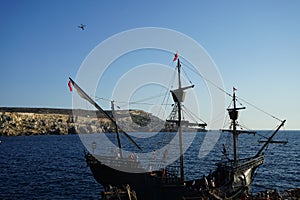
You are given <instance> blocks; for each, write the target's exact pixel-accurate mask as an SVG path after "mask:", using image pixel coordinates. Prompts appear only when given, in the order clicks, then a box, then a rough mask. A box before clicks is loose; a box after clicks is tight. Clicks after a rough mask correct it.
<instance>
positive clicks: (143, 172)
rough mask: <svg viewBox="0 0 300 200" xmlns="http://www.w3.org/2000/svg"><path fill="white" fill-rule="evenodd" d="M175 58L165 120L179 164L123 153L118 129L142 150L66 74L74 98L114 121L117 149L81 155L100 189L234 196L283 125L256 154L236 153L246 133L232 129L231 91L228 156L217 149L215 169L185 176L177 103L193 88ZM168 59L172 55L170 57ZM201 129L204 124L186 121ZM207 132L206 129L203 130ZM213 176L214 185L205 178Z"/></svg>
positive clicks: (155, 195) (140, 195)
mask: <svg viewBox="0 0 300 200" xmlns="http://www.w3.org/2000/svg"><path fill="white" fill-rule="evenodd" d="M175 58H176V61H177V73H178V88H177V89H175V90H171V91H170V93H171V96H172V98H173V101H174V109H173V111H172V113H173V114H172V113H171V115H170V116H172V117H171V118H169V119H168V121H167V123H169V125H170V124H173V127H176V128H175V130H176V131H177V134H178V144H176V145H177V147H178V149H179V156H178V157H179V160H178V162H179V166H174V165H166V163H164V162H160V163H155V161H153V162H152V164H153V165H156V167H155V168H153V169H152V168H151V166H150V167H149V166H147V167H145V166H144V165H142V163H141V162H140V160H139V159H138V158H137V157H136V156H134V154H132V155H130V157H128V156H126V155H124V152H123V150H122V149H123V147H122V141H121V135H122V134H123V135H124V136H125V137H126V138H127V139H128V140H129V141H130V142H131V143H132V144H133V145H134V146H135V147H136V149H137V151H141V152H142V151H143V149H142V148H141V147H140V145H139V144H137V142H135V140H134V139H133V138H132V137H131V136H130V135H129V134H127V133H126V132H125V131H124V130H122V128H121V127H119V125H118V123H117V122H116V119H114V115H113V114H112V115H110V114H108V113H107V112H105V111H104V110H103V109H102V108H101V107H100V106H99V105H98V104H97V103H96V102H95V101H94V100H93V99H92V98H91V97H90V96H89V95H87V93H86V92H85V91H84V90H83V89H82V88H80V86H79V85H78V84H77V83H76V82H75V81H74V80H73V79H71V78H69V84H70V85H72V86H73V87H74V88H75V89H76V91H77V92H78V94H79V95H80V97H82V98H83V99H85V100H86V101H87V102H89V103H90V104H91V105H93V106H94V107H95V108H96V109H97V110H98V111H100V112H101V113H103V114H104V115H105V116H106V118H107V119H109V120H110V121H111V122H112V124H114V126H115V132H116V137H117V145H118V148H117V152H116V154H115V155H99V154H97V153H94V152H88V151H87V152H86V153H85V159H86V162H87V164H88V166H89V167H90V170H91V172H92V174H93V176H94V178H95V180H96V181H97V182H98V183H100V184H101V185H102V186H103V188H105V190H107V189H109V188H111V187H116V188H122V187H124V186H126V185H129V186H130V188H131V189H132V190H134V191H135V193H136V198H137V199H143V200H151V199H156V200H157V199H158V200H159V199H172V200H174V199H175V200H176V199H203V198H209V199H238V198H240V197H242V196H243V195H245V194H247V193H248V191H249V189H250V187H251V183H252V181H253V174H254V172H255V170H256V169H257V168H258V167H259V166H260V165H262V164H263V162H264V154H263V151H264V149H265V148H266V146H267V145H268V144H270V143H272V142H274V141H273V137H274V136H275V134H276V133H277V132H278V131H279V129H280V128H281V127H282V126H283V125H284V123H285V120H284V121H282V123H281V125H280V126H279V127H278V128H277V130H276V131H275V132H274V133H273V134H272V136H271V137H269V138H268V139H267V140H266V141H264V142H265V143H264V145H263V146H262V147H261V149H260V150H259V151H258V152H257V153H256V155H254V156H252V157H250V158H243V159H239V158H238V150H237V147H238V136H239V134H242V133H249V134H251V133H252V132H246V131H243V130H238V129H237V119H238V111H239V110H241V109H244V108H238V107H237V106H236V96H235V91H234V92H233V95H232V98H233V108H229V109H228V113H229V116H230V119H231V127H232V128H231V129H229V130H223V131H229V132H231V133H232V135H233V145H234V152H233V154H234V156H233V158H231V157H230V156H229V152H227V151H226V150H225V147H224V150H223V156H221V157H223V158H224V157H225V160H224V159H223V160H222V161H221V162H219V163H218V164H217V166H216V169H215V170H214V171H213V172H212V173H211V174H209V175H208V176H207V177H205V176H203V177H199V178H197V179H194V180H186V178H185V171H184V169H185V168H184V150H183V138H182V137H183V132H184V130H185V128H184V127H185V125H186V124H189V122H187V121H185V120H183V118H182V114H183V111H182V110H183V102H184V98H185V92H186V90H188V89H190V88H193V87H194V86H193V85H190V86H186V87H183V86H182V82H181V62H180V60H179V58H178V55H176V54H175ZM175 58H174V60H175ZM111 109H112V113H114V103H113V102H112V104H111ZM192 125H196V126H197V127H199V128H200V130H205V126H206V123H199V124H198V123H197V124H192ZM207 134H209V133H207ZM208 179H209V181H214V184H210V183H208Z"/></svg>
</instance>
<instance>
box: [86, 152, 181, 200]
mask: <svg viewBox="0 0 300 200" xmlns="http://www.w3.org/2000/svg"><path fill="white" fill-rule="evenodd" d="M86 161H87V164H88V165H89V167H90V169H91V172H92V174H93V176H94V178H95V180H96V181H97V182H98V183H99V184H101V185H102V186H103V187H104V188H105V189H106V188H108V187H110V186H114V187H118V188H123V187H124V186H125V185H127V184H128V185H129V186H130V188H131V189H132V190H134V191H135V192H136V195H137V197H138V199H145V200H148V199H149V200H150V199H172V200H173V199H175V200H176V199H181V197H182V196H183V195H184V193H185V189H186V188H185V186H184V185H183V184H181V183H180V181H179V178H175V177H173V178H170V179H168V178H166V177H164V178H163V177H162V171H154V172H147V171H146V170H145V169H143V168H140V167H137V166H133V167H129V168H126V169H125V168H124V166H123V167H121V168H118V167H119V166H118V167H117V166H114V167H110V166H108V165H107V164H104V163H105V161H104V162H101V161H99V160H97V159H96V158H95V157H94V156H92V155H91V154H87V155H86ZM118 162H119V163H121V162H123V161H122V160H119V161H118ZM127 164H128V163H127V161H124V165H127ZM131 171H132V172H131Z"/></svg>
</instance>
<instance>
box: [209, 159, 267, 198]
mask: <svg viewBox="0 0 300 200" xmlns="http://www.w3.org/2000/svg"><path fill="white" fill-rule="evenodd" d="M263 162H264V156H259V157H257V158H248V159H243V160H239V164H238V165H237V166H234V163H233V162H221V163H218V165H217V166H218V167H217V169H216V171H215V172H214V173H213V174H212V178H213V180H214V181H215V186H216V188H215V190H214V192H215V194H216V195H218V196H220V197H222V198H224V199H235V198H238V197H240V196H243V195H245V194H247V193H248V192H249V190H250V188H251V184H252V180H253V175H254V173H255V170H256V169H257V168H258V167H259V166H260V165H262V164H263Z"/></svg>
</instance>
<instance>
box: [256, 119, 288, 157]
mask: <svg viewBox="0 0 300 200" xmlns="http://www.w3.org/2000/svg"><path fill="white" fill-rule="evenodd" d="M285 121H286V120H283V121H281V124H280V125H279V126H278V128H277V129H276V130H275V131H274V133H273V134H272V135H271V137H269V138H268V140H267V141H266V142H265V144H264V145H263V146H262V147H261V149H260V150H259V151H258V152H257V154H256V155H255V156H254V157H258V156H259V155H260V154H261V152H262V151H263V150H264V149H265V148H266V146H267V145H268V144H269V143H272V142H273V141H272V139H273V137H274V136H275V135H276V133H277V132H278V131H279V129H280V128H281V127H282V126H283V125H284V123H285ZM277 143H282V142H277Z"/></svg>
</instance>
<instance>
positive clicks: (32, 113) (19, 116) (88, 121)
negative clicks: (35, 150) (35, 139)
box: [0, 107, 163, 136]
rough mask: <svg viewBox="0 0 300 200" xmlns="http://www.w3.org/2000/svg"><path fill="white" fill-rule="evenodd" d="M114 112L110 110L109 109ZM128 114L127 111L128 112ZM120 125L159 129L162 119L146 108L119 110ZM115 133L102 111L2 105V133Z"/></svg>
mask: <svg viewBox="0 0 300 200" xmlns="http://www.w3.org/2000/svg"><path fill="white" fill-rule="evenodd" d="M108 113H109V114H110V115H111V112H110V111H108ZM126 113H127V114H126ZM116 116H117V117H118V124H119V125H120V127H121V128H122V129H123V130H124V131H128V132H134V131H139V132H142V131H143V132H151V131H157V130H158V129H159V127H160V126H161V125H163V122H162V121H161V120H160V119H159V118H157V117H155V116H153V115H151V114H149V113H146V112H144V111H139V110H131V111H130V112H129V114H128V112H125V111H118V112H117V113H116ZM103 132H115V126H114V125H113V124H112V122H111V121H110V120H109V119H108V118H107V117H105V115H104V114H103V113H100V112H96V111H86V110H71V109H49V108H7V107H2V108H0V135H2V136H12V135H14V136H16V135H46V134H76V133H103Z"/></svg>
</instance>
